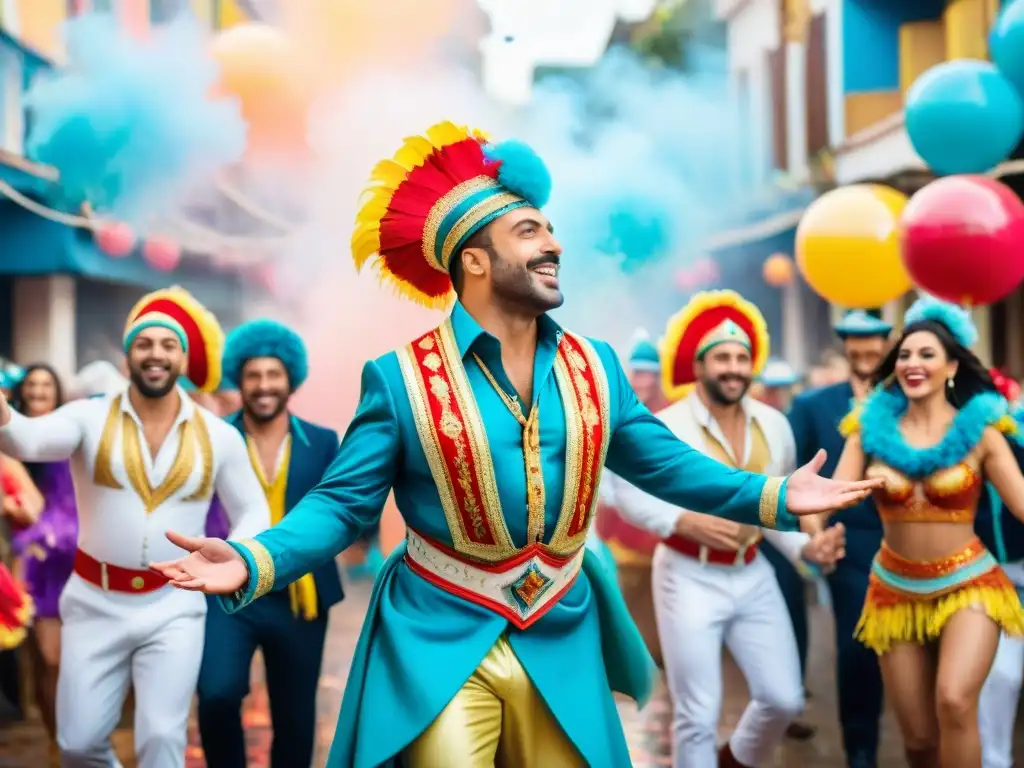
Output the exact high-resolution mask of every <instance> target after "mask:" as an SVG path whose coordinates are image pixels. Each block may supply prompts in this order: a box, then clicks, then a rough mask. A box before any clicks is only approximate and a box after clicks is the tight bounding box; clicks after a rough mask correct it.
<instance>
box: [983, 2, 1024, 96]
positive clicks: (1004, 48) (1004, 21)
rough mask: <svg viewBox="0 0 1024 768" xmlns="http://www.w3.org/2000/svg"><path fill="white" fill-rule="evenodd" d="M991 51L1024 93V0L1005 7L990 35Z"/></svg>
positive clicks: (995, 60)
mask: <svg viewBox="0 0 1024 768" xmlns="http://www.w3.org/2000/svg"><path fill="white" fill-rule="evenodd" d="M989 51H990V52H991V54H992V61H993V62H995V65H996V66H997V67H999V71H1000V72H1002V73H1003V76H1004V77H1006V79H1007V80H1009V81H1010V82H1011V83H1013V84H1014V86H1015V87H1016V88H1017V92H1018V93H1020V94H1024V0H1014V2H1011V3H1010V4H1008V5H1007V6H1006V7H1005V8H1003V10H1002V12H1001V13H1000V14H999V18H998V19H997V20H996V24H995V26H994V27H993V28H992V34H991V36H990V37H989Z"/></svg>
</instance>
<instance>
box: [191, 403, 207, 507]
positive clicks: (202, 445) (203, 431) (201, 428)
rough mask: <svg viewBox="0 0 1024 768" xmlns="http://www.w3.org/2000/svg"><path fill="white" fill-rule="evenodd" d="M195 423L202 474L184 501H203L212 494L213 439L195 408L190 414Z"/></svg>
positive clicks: (204, 421)
mask: <svg viewBox="0 0 1024 768" xmlns="http://www.w3.org/2000/svg"><path fill="white" fill-rule="evenodd" d="M191 420H192V421H193V422H194V423H195V433H196V441H197V442H198V443H199V460H200V461H201V462H202V465H203V475H202V478H201V479H200V481H199V487H198V488H196V490H195V491H194V492H193V493H191V494H189V496H188V497H186V499H185V501H204V500H206V499H209V498H211V497H212V496H213V441H212V440H210V429H209V427H207V426H206V420H205V419H204V418H203V414H202V412H201V411H200V410H199V409H198V408H197V409H196V410H195V412H194V413H193V414H192V419H191Z"/></svg>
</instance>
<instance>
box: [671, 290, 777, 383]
mask: <svg viewBox="0 0 1024 768" xmlns="http://www.w3.org/2000/svg"><path fill="white" fill-rule="evenodd" d="M727 341H735V342H738V343H741V344H744V345H745V346H746V347H747V348H748V349H749V350H750V357H751V359H752V360H753V374H754V376H759V375H760V374H761V371H762V370H764V366H765V363H766V362H767V361H768V346H769V339H768V325H767V323H765V320H764V316H763V315H762V314H761V311H760V310H759V309H758V308H757V307H755V306H754V305H753V304H751V303H750V302H749V301H747V300H746V299H744V298H743V297H742V296H740V295H739V294H738V293H736V292H735V291H702V292H701V293H697V294H694V296H693V298H692V299H690V301H689V303H687V305H686V306H685V307H683V308H682V309H681V310H680V311H679V312H678V313H677V314H676V315H675V316H674V317H672V319H671V320H669V321H668V328H666V330H665V339H664V341H663V342H662V368H661V380H662V389H663V390H664V391H665V396H666V397H667V398H668V399H669V400H673V401H674V400H678V399H680V398H682V397H685V396H686V395H687V394H689V392H690V389H691V387H692V386H693V384H694V382H695V381H696V380H697V374H696V371H695V370H694V363H695V362H696V361H697V359H698V358H699V357H701V356H702V355H703V354H704V353H705V352H707V351H708V350H709V349H711V348H712V347H714V346H715V345H717V344H721V343H724V342H727Z"/></svg>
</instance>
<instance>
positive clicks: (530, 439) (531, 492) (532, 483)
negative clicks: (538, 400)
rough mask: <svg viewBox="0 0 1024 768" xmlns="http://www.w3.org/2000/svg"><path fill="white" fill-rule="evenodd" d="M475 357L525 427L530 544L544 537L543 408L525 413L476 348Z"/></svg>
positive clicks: (524, 452) (533, 408)
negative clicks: (541, 427)
mask: <svg viewBox="0 0 1024 768" xmlns="http://www.w3.org/2000/svg"><path fill="white" fill-rule="evenodd" d="M473 360H475V361H476V364H477V365H478V366H479V367H480V370H481V371H483V374H484V376H485V377H486V378H487V381H488V382H489V383H490V385H491V387H493V388H494V391H495V392H497V393H498V396H499V397H500V398H501V401H502V402H503V403H505V407H506V408H508V409H509V411H510V412H511V413H512V415H513V416H514V417H515V420H516V421H517V422H519V426H521V427H522V428H523V462H524V464H525V465H526V515H527V518H526V541H527V543H528V544H532V543H534V542H541V541H543V540H544V504H545V502H544V473H543V471H542V469H541V456H540V408H538V407H537V406H536V405H535V406H533V407H531V408H530V415H529V416H528V417H527V416H524V415H523V407H522V405H521V404H520V402H519V398H517V397H512V396H511V395H509V394H508V392H506V391H505V389H504V388H503V387H502V386H501V385H500V384H499V383H498V381H497V379H495V378H494V375H493V374H492V373H491V371H490V370H489V369H488V367H487V366H486V365H484V361H483V360H481V359H480V356H479V355H477V354H476V353H475V352H474V353H473Z"/></svg>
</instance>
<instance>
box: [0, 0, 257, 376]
mask: <svg viewBox="0 0 1024 768" xmlns="http://www.w3.org/2000/svg"><path fill="white" fill-rule="evenodd" d="M0 3H2V4H0V232H2V233H3V236H2V237H3V247H2V248H0V356H2V357H4V358H8V359H13V360H15V361H17V362H19V363H22V364H28V363H31V362H35V361H39V360H44V361H47V362H49V363H51V364H52V365H53V366H54V367H55V368H56V369H57V370H58V371H59V372H60V373H61V374H62V375H63V376H70V375H72V374H73V373H74V372H75V371H77V370H78V369H79V368H80V367H81V366H82V365H84V364H87V363H89V362H92V361H93V360H95V359H111V358H112V357H113V358H114V359H116V355H117V353H118V350H119V347H120V343H119V342H120V335H121V328H122V324H123V321H124V317H125V316H126V314H127V312H128V311H129V310H130V308H131V306H132V305H133V304H134V303H135V301H137V300H138V298H139V297H140V296H141V295H143V294H144V293H145V292H146V291H149V290H152V289H155V288H159V287H166V286H169V285H172V284H178V285H182V286H184V287H185V288H187V289H189V290H190V291H192V292H193V293H194V294H195V295H196V296H197V298H199V299H200V301H202V302H204V303H205V304H206V305H207V306H209V307H210V309H211V310H212V311H214V312H215V313H216V314H217V315H218V317H220V318H221V320H222V322H224V323H225V324H228V325H230V324H233V323H235V322H238V321H239V320H240V319H241V308H242V299H243V295H244V294H246V293H247V292H250V291H253V290H256V291H257V292H258V289H255V288H254V287H253V286H251V285H250V283H249V282H247V281H246V280H245V279H244V278H243V276H242V274H241V273H240V272H238V271H230V270H225V269H223V268H221V267H217V266H215V262H214V259H213V258H212V254H210V253H205V252H203V251H202V250H198V251H197V250H186V251H185V253H184V256H183V259H182V262H181V264H180V265H179V266H178V267H177V268H176V269H174V270H173V271H170V272H162V271H157V270H155V269H153V268H152V267H150V266H149V265H148V263H147V262H146V261H145V260H144V259H143V258H142V255H141V253H134V254H132V255H130V256H128V257H126V258H120V259H112V258H110V257H108V256H106V255H105V254H103V253H102V252H100V251H99V250H98V248H97V247H96V245H95V243H94V240H93V236H92V233H91V232H90V231H88V230H86V229H81V228H78V227H75V226H67V225H66V224H65V223H61V221H59V219H60V218H61V214H62V213H67V214H71V215H76V214H79V213H80V211H72V210H66V209H65V203H64V202H63V201H62V195H61V191H60V182H59V178H58V174H57V172H56V170H55V169H53V168H49V167H46V166H42V165H39V164H37V163H33V162H32V161H31V160H29V159H26V157H25V135H26V112H25V107H24V98H25V94H26V93H27V91H28V90H29V89H30V88H31V86H32V83H33V82H34V80H35V78H37V77H41V76H46V75H47V73H49V72H50V71H51V70H52V69H53V68H54V67H55V66H59V65H60V62H61V61H63V59H64V51H63V46H62V41H61V31H60V30H61V25H62V24H63V23H64V22H65V21H67V20H68V19H69V18H71V17H73V16H74V15H75V14H78V13H83V12H87V11H90V10H96V11H107V12H112V13H114V14H116V16H117V18H118V20H119V21H120V23H122V24H123V25H125V28H126V29H128V30H131V31H133V32H135V33H138V34H145V33H146V31H147V30H148V29H149V26H150V24H152V23H160V22H162V21H165V20H168V19H169V18H171V17H172V16H173V15H174V14H175V13H177V12H178V11H180V10H181V9H182V8H184V7H186V6H188V7H189V8H190V9H191V10H192V11H193V12H194V13H195V14H196V16H197V17H198V18H199V19H200V20H202V21H203V22H204V23H207V24H209V25H210V26H211V28H219V27H222V26H230V25H232V24H236V23H239V22H242V21H245V20H246V19H247V18H248V16H247V13H246V10H245V8H244V4H243V3H238V2H235V1H234V0H0ZM54 214H56V215H54ZM55 219H57V220H55Z"/></svg>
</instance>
